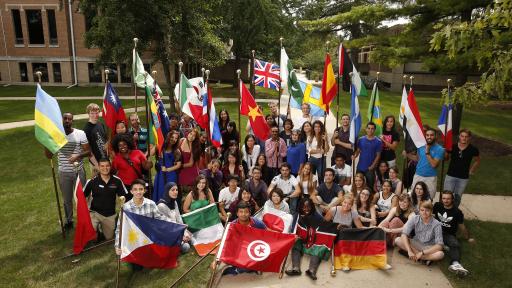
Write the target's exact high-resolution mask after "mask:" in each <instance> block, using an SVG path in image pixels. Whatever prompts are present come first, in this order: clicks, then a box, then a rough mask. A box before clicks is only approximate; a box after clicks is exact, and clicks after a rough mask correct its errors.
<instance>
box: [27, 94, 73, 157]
mask: <svg viewBox="0 0 512 288" xmlns="http://www.w3.org/2000/svg"><path fill="white" fill-rule="evenodd" d="M34 119H35V124H34V130H35V134H36V139H37V141H39V143H41V144H43V146H44V147H46V148H47V149H48V150H50V152H52V153H56V152H57V151H59V150H60V148H62V146H64V145H66V143H68V140H67V139H66V133H65V132H64V126H63V125H62V113H61V112H60V107H59V103H57V100H55V98H53V97H52V96H50V95H48V93H46V92H45V91H44V90H43V89H42V88H41V85H39V84H37V90H36V107H35V112H34Z"/></svg>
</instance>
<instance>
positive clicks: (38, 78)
mask: <svg viewBox="0 0 512 288" xmlns="http://www.w3.org/2000/svg"><path fill="white" fill-rule="evenodd" d="M36 75H37V82H38V83H39V85H41V76H42V75H43V73H42V72H41V71H37V72H36ZM59 116H62V115H59ZM50 167H51V168H52V178H53V190H54V191H55V199H56V200H57V211H58V215H59V225H60V231H61V233H62V239H66V231H65V229H64V222H63V221H62V211H60V199H59V192H58V189H57V177H56V176H55V166H54V165H53V155H52V158H50Z"/></svg>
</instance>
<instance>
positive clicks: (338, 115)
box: [335, 44, 343, 131]
mask: <svg viewBox="0 0 512 288" xmlns="http://www.w3.org/2000/svg"><path fill="white" fill-rule="evenodd" d="M340 45H341V44H340ZM340 57H342V55H340V49H338V59H340ZM338 64H339V61H338ZM341 75H342V74H341V67H339V66H338V83H337V84H338V93H337V94H338V95H336V130H335V131H338V125H339V123H340V122H339V117H340V90H341V89H343V87H341V88H340V82H341Z"/></svg>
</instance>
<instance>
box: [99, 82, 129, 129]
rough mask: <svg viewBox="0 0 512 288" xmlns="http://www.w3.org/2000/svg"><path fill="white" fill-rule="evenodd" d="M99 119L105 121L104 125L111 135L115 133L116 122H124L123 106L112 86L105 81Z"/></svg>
mask: <svg viewBox="0 0 512 288" xmlns="http://www.w3.org/2000/svg"><path fill="white" fill-rule="evenodd" d="M101 117H103V120H104V121H105V125H107V127H108V128H110V131H112V134H114V132H115V131H116V123H117V121H124V123H127V122H126V114H125V113H124V109H123V106H122V105H121V99H119V96H117V93H116V91H115V90H114V87H112V84H110V82H108V81H107V84H105V91H104V92H103V109H102V111H101Z"/></svg>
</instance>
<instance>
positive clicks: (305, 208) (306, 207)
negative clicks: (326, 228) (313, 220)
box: [302, 202, 311, 215]
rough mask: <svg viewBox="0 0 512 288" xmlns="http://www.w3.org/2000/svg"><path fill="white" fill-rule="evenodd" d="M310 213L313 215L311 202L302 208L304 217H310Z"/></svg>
mask: <svg viewBox="0 0 512 288" xmlns="http://www.w3.org/2000/svg"><path fill="white" fill-rule="evenodd" d="M309 213H311V207H310V205H309V202H304V206H302V215H309Z"/></svg>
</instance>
